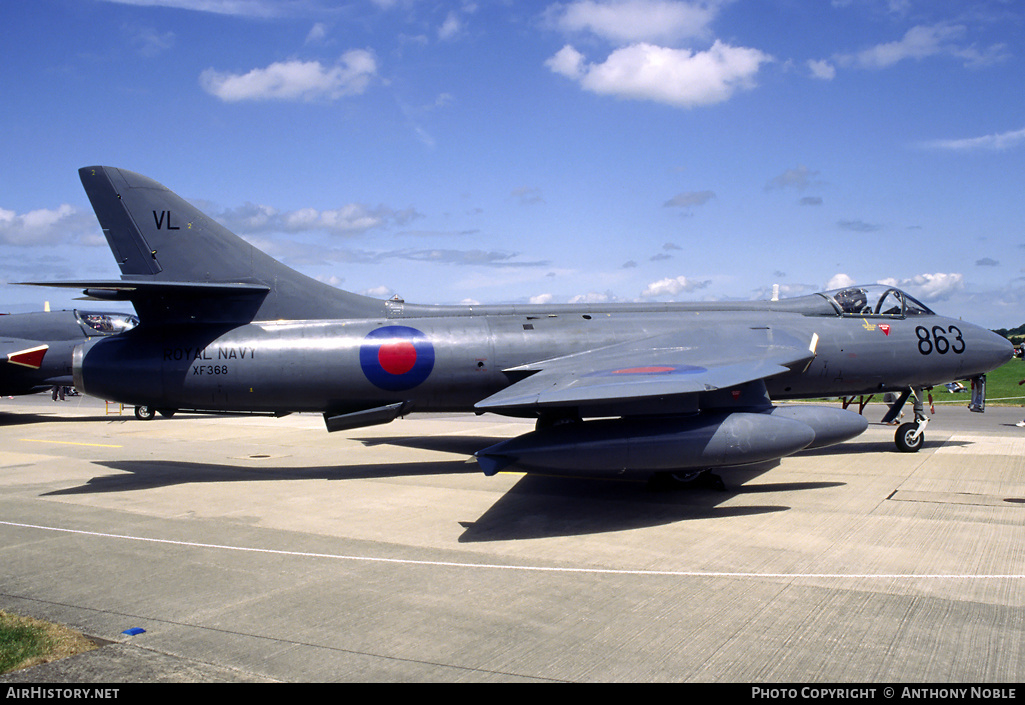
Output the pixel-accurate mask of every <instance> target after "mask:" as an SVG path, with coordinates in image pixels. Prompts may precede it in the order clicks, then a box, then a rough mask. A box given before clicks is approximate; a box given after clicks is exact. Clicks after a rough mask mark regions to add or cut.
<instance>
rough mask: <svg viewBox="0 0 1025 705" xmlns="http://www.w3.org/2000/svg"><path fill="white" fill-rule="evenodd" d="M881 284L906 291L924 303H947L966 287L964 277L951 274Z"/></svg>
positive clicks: (929, 275) (888, 280)
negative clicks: (946, 301)
mask: <svg viewBox="0 0 1025 705" xmlns="http://www.w3.org/2000/svg"><path fill="white" fill-rule="evenodd" d="M878 283H879V284H886V285H888V286H895V287H898V288H900V289H904V290H905V291H907V292H908V293H909V294H911V295H912V296H914V297H915V298H918V299H922V300H923V301H926V302H929V301H945V300H947V299H949V298H950V297H951V296H953V295H954V294H956V293H957V292H959V291H962V290H963V289H964V287H965V281H964V275H963V274H957V273H954V272H951V273H949V274H947V273H940V272H938V273H936V274H916V275H915V276H913V277H911V278H909V279H882V280H880V281H879V282H878Z"/></svg>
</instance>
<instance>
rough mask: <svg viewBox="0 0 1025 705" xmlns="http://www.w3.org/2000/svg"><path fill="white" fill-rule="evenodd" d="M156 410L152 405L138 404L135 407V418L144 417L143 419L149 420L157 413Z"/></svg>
mask: <svg viewBox="0 0 1025 705" xmlns="http://www.w3.org/2000/svg"><path fill="white" fill-rule="evenodd" d="M156 413H157V412H156V411H155V410H154V409H153V407H152V406H137V407H135V418H137V419H142V420H143V421H149V420H150V419H152V418H153V417H154V416H155V415H156Z"/></svg>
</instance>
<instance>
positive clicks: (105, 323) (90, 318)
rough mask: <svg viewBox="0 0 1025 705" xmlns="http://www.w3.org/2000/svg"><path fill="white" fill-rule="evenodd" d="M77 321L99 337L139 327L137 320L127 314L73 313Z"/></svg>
mask: <svg viewBox="0 0 1025 705" xmlns="http://www.w3.org/2000/svg"><path fill="white" fill-rule="evenodd" d="M75 314H76V315H77V316H78V321H79V323H81V324H82V325H83V326H85V327H86V328H91V329H92V330H94V331H96V332H97V333H98V334H100V335H111V334H113V333H124V332H125V331H126V330H131V329H132V328H135V326H137V325H139V319H138V318H137V317H136V316H132V315H130V314H127V313H86V312H84V311H75Z"/></svg>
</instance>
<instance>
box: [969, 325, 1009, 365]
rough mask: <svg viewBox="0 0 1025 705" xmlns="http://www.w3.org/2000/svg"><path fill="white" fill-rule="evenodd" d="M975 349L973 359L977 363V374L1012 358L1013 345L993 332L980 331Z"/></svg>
mask: <svg viewBox="0 0 1025 705" xmlns="http://www.w3.org/2000/svg"><path fill="white" fill-rule="evenodd" d="M981 332H982V333H983V335H980V336H978V342H977V343H976V345H975V346H974V347H975V358H976V360H977V361H978V362H979V365H978V366H979V367H980V370H979V373H980V374H981V373H984V372H989V371H990V370H994V369H996V368H997V367H1000V366H1001V365H1003V364H1004V363H1005V362H1007V361H1008V360H1010V359H1011V358H1013V357H1014V344H1013V343H1012V342H1011V341H1010V340H1008V339H1007V338H1005V337H1004V336H1002V335H997V334H996V333H994V332H993V331H989V330H982V331H981Z"/></svg>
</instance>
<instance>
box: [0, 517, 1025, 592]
mask: <svg viewBox="0 0 1025 705" xmlns="http://www.w3.org/2000/svg"><path fill="white" fill-rule="evenodd" d="M0 525H2V526H14V527H18V528H22V529H38V530H40V531H53V532H59V533H65V534H79V535H82V536H94V537H97V538H108V539H119V540H123V541H142V542H148V543H163V544H169V545H173V546H185V547H190V548H206V549H215V550H220V551H239V552H243V553H265V554H273V555H278V556H296V557H301V558H323V559H331V560H340V561H363V562H367V563H393V564H401V565H417V566H431V567H443V568H470V569H478V570H514V571H525V572H535V573H590V574H600V575H638V576H668V577H677V578H773V579H778V578H819V579H821V578H830V579H847V580H850V579H886V580H1021V579H1022V578H1025V574H1015V573H1008V574H999V573H997V574H984V575H963V574H957V573H928V574H922V575H915V574H908V573H742V572H720V571H693V570H630V569H619V568H558V567H552V566H529V565H506V564H501V563H460V562H457V561H422V560H413V559H409V558H381V557H374V556H346V555H341V554H334V553H313V552H307V551H282V550H278V549H273V548H252V547H247V546H228V545H224V544H213V543H197V542H194V541H174V540H172V539H155V538H149V537H145V536H127V535H125V534H106V533H101V532H96V531H82V530H80V529H66V528H61V527H57V526H40V525H38V524H22V523H18V522H13V521H0Z"/></svg>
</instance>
